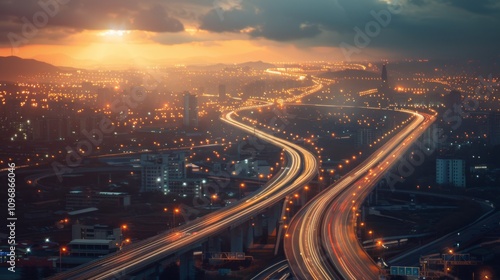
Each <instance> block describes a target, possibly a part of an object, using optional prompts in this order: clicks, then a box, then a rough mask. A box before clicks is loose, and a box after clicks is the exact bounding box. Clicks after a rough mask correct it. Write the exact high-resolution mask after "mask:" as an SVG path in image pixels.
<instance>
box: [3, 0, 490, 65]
mask: <svg viewBox="0 0 500 280" xmlns="http://www.w3.org/2000/svg"><path fill="white" fill-rule="evenodd" d="M498 30H500V2H498V1H496V0H477V1H467V0H453V1H449V0H434V1H431V0H399V1H397V0H215V1H202V0H170V1H159V0H144V1H133V0H106V1H97V0H41V1H35V0H29V1H12V0H0V56H8V55H11V53H12V51H13V54H14V55H16V56H20V57H23V58H35V59H39V60H42V61H46V62H49V63H52V64H55V65H60V66H79V65H81V66H91V65H93V64H108V65H110V64H115V65H144V64H148V65H151V64H155V63H158V64H163V63H172V64H175V63H186V64H194V63H200V64H205V63H216V62H224V63H231V62H243V61H249V60H265V61H270V62H278V61H307V60H327V61H345V60H347V59H348V58H350V59H352V60H372V61H376V60H384V59H399V58H405V57H408V58H499V55H500V37H499V36H498V35H497V34H498ZM361 32H362V33H361ZM356 40H357V41H356ZM356 42H357V44H356ZM12 47H14V48H12ZM351 47H352V48H351ZM346 53H347V54H348V55H346Z"/></svg>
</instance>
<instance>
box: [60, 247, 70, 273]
mask: <svg viewBox="0 0 500 280" xmlns="http://www.w3.org/2000/svg"><path fill="white" fill-rule="evenodd" d="M67 250H68V249H67V248H66V247H60V248H59V272H61V271H62V253H63V252H65V253H66V251H67Z"/></svg>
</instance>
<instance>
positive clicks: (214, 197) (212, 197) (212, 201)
mask: <svg viewBox="0 0 500 280" xmlns="http://www.w3.org/2000/svg"><path fill="white" fill-rule="evenodd" d="M210 198H211V200H210V204H211V205H212V209H213V208H214V201H215V199H217V195H216V194H213V195H212V196H211V197H210Z"/></svg>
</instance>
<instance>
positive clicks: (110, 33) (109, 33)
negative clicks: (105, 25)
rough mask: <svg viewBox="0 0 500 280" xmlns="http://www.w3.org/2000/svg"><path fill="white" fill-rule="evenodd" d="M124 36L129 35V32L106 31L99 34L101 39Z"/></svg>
mask: <svg viewBox="0 0 500 280" xmlns="http://www.w3.org/2000/svg"><path fill="white" fill-rule="evenodd" d="M125 34H130V30H113V29H110V30H106V31H103V32H101V33H99V35H100V36H103V37H123V36H124V35H125Z"/></svg>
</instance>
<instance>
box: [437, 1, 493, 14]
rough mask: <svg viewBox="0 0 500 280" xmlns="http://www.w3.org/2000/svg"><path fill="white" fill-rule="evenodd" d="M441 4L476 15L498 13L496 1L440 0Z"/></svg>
mask: <svg viewBox="0 0 500 280" xmlns="http://www.w3.org/2000/svg"><path fill="white" fill-rule="evenodd" d="M441 2H443V3H445V4H446V5H449V6H454V7H457V8H461V9H464V10H466V11H469V12H472V13H476V14H486V15H489V14H498V13H500V5H499V3H498V0H474V1H471V0H441Z"/></svg>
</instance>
